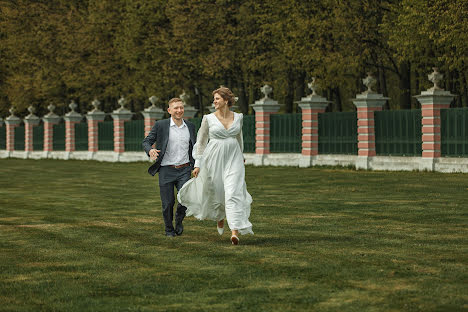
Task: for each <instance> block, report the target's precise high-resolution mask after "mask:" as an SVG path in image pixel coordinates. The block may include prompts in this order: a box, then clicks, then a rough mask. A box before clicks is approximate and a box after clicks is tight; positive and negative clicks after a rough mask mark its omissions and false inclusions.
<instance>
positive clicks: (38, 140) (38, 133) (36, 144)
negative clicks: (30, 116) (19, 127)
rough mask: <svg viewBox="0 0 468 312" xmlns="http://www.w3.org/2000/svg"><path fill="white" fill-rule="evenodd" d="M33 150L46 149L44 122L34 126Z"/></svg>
mask: <svg viewBox="0 0 468 312" xmlns="http://www.w3.org/2000/svg"><path fill="white" fill-rule="evenodd" d="M33 150H34V151H42V150H44V124H43V123H40V124H39V125H37V126H35V127H33Z"/></svg>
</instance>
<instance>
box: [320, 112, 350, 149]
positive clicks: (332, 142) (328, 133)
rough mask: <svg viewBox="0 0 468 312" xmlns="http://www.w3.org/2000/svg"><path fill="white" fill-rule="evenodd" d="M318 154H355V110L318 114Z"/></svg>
mask: <svg viewBox="0 0 468 312" xmlns="http://www.w3.org/2000/svg"><path fill="white" fill-rule="evenodd" d="M318 152H319V154H346V155H356V154H357V152H358V149H357V114H356V112H333V113H321V114H318Z"/></svg>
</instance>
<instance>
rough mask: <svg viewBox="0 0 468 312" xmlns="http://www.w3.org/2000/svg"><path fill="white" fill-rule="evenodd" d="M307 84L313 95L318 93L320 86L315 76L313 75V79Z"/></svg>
mask: <svg viewBox="0 0 468 312" xmlns="http://www.w3.org/2000/svg"><path fill="white" fill-rule="evenodd" d="M307 86H308V87H309V89H310V90H312V94H311V96H314V95H317V89H318V86H317V82H316V79H315V77H312V81H311V82H309V83H308V84H307Z"/></svg>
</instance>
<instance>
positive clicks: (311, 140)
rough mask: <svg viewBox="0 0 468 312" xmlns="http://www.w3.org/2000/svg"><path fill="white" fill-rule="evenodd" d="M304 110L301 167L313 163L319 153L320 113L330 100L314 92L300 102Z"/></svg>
mask: <svg viewBox="0 0 468 312" xmlns="http://www.w3.org/2000/svg"><path fill="white" fill-rule="evenodd" d="M297 103H298V104H299V107H300V108H301V111H302V159H301V162H300V164H299V166H300V167H309V166H312V165H313V160H314V157H315V156H317V155H318V153H319V151H318V139H319V134H318V114H319V113H323V112H325V109H326V108H327V106H328V103H330V102H329V101H327V99H326V98H324V97H321V96H319V95H317V94H316V93H315V88H314V89H313V93H312V94H311V95H309V96H308V97H304V98H302V99H301V100H300V101H299V102H297Z"/></svg>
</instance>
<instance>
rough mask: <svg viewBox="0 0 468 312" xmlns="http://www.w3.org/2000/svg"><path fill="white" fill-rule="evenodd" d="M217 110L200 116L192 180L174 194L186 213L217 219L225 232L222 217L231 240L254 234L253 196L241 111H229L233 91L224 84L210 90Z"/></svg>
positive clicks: (232, 101)
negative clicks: (248, 183) (249, 188)
mask: <svg viewBox="0 0 468 312" xmlns="http://www.w3.org/2000/svg"><path fill="white" fill-rule="evenodd" d="M213 98H214V102H213V103H214V106H215V108H216V111H215V112H214V113H211V114H209V115H205V116H203V120H202V123H201V126H200V129H199V130H198V135H197V143H196V144H195V146H194V149H193V154H194V158H195V169H194V170H193V176H194V178H192V179H191V180H189V181H188V182H187V183H185V184H184V186H183V187H182V188H181V189H180V190H179V193H178V194H177V199H178V200H179V202H180V203H181V204H182V205H184V206H186V207H187V216H190V215H193V216H195V218H197V219H200V220H206V219H208V220H213V221H217V223H218V224H217V228H218V233H219V234H220V235H222V234H223V232H224V219H226V220H227V223H228V226H229V228H230V230H231V232H232V233H231V234H232V235H231V242H232V244H234V245H237V244H238V243H239V237H238V235H239V233H240V234H253V231H252V224H251V223H250V221H249V216H250V204H251V203H252V197H251V196H250V194H249V193H248V192H247V187H246V184H245V167H244V156H243V154H242V152H243V146H244V144H243V139H242V120H243V115H242V114H238V113H234V112H231V111H230V109H229V108H230V107H231V106H232V105H233V104H234V103H235V99H234V94H233V93H232V92H231V90H229V89H228V88H226V87H220V88H219V89H216V90H214V91H213Z"/></svg>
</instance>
